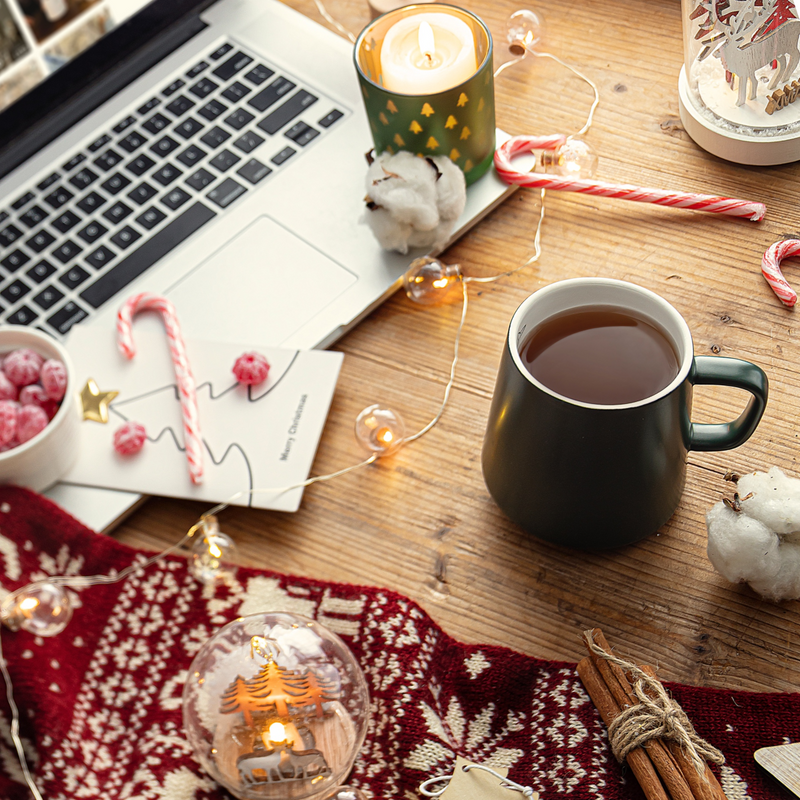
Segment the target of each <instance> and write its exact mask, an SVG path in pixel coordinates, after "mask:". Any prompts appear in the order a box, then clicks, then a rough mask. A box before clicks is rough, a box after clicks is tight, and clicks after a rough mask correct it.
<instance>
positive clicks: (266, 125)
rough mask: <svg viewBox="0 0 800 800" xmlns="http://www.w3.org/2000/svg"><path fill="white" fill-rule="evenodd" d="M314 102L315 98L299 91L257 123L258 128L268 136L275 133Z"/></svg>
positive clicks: (303, 90) (309, 93)
mask: <svg viewBox="0 0 800 800" xmlns="http://www.w3.org/2000/svg"><path fill="white" fill-rule="evenodd" d="M316 102H317V98H316V97H315V96H314V95H313V94H311V92H307V91H306V90H305V89H301V90H300V91H299V92H297V93H296V94H293V95H292V96H291V97H290V98H289V99H288V100H287V101H286V102H285V103H284V104H283V105H280V106H278V108H276V109H275V111H273V112H272V113H271V114H269V115H268V116H266V117H264V119H262V120H261V122H259V123H258V127H259V128H261V130H262V131H265V132H266V133H268V134H270V135H272V134H274V133H277V132H278V131H279V130H280V129H281V128H282V127H283V126H284V125H286V124H287V123H288V122H291V120H293V119H294V118H295V117H296V116H298V115H299V114H302V113H303V111H305V110H306V109H307V108H308V107H309V106H311V105H313V104H314V103H316Z"/></svg>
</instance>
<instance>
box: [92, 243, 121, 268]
mask: <svg viewBox="0 0 800 800" xmlns="http://www.w3.org/2000/svg"><path fill="white" fill-rule="evenodd" d="M115 255H116V253H115V252H114V251H113V250H112V249H111V248H110V247H106V246H105V245H104V244H103V245H100V247H98V248H97V250H95V251H94V252H92V253H89V255H88V256H86V262H87V263H88V264H89V266H91V267H94V268H95V269H102V268H103V267H104V266H105V265H106V264H108V262H109V261H111V260H112V259H113V258H114V256H115Z"/></svg>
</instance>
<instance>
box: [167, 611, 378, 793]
mask: <svg viewBox="0 0 800 800" xmlns="http://www.w3.org/2000/svg"><path fill="white" fill-rule="evenodd" d="M368 721H369V695H368V691H367V684H366V681H365V679H364V675H363V673H362V671H361V668H360V667H359V665H358V663H357V662H356V660H355V658H354V657H353V654H352V653H351V652H350V650H349V649H348V648H347V645H345V643H344V642H343V641H342V640H341V639H340V638H339V637H338V636H336V635H335V634H334V633H332V632H331V631H329V630H327V629H326V628H324V627H323V626H322V625H319V624H318V623H316V622H314V621H312V620H310V619H306V618H305V617H300V616H297V615H294V614H277V613H276V614H254V615H251V616H248V617H241V618H239V619H237V620H235V621H233V622H231V623H229V624H228V625H226V626H225V627H223V628H222V629H220V630H219V631H218V632H217V633H216V634H215V635H214V636H213V637H212V638H211V639H210V640H209V641H208V642H206V644H205V645H204V646H203V647H202V648H201V650H200V651H199V652H198V654H197V656H196V657H195V659H194V661H193V662H192V665H191V668H190V670H189V677H188V678H187V680H186V684H185V685H184V690H183V723H184V728H185V731H186V735H187V738H188V740H189V743H190V744H191V746H192V748H193V749H194V753H195V756H196V757H197V759H198V760H199V762H200V764H201V765H202V766H203V769H205V770H206V772H208V774H209V775H211V777H213V778H214V780H216V781H217V782H218V783H220V784H222V785H223V786H224V787H225V788H226V789H227V790H228V791H230V792H231V793H232V794H233V795H235V796H236V797H238V798H240V799H242V800H245V799H246V800H301V799H302V798H309V800H329V799H330V800H333V798H337V797H340V798H342V800H344V798H347V797H348V792H349V793H351V794H352V797H353V798H358V797H359V793H356V792H357V790H355V789H353V788H352V787H348V786H344V785H343V783H344V780H345V779H346V778H347V775H348V773H349V772H350V770H351V768H352V766H353V762H354V761H355V758H356V755H357V754H358V751H359V749H360V747H361V745H362V743H363V741H364V737H365V735H366V730H367V723H368Z"/></svg>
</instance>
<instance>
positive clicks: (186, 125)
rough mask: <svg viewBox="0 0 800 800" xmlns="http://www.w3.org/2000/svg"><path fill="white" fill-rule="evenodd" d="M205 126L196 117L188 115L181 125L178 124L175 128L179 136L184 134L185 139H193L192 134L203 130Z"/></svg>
mask: <svg viewBox="0 0 800 800" xmlns="http://www.w3.org/2000/svg"><path fill="white" fill-rule="evenodd" d="M203 127H204V126H203V124H202V123H201V122H198V121H197V120H196V119H195V118H194V117H187V118H186V119H185V120H184V121H183V122H181V123H180V124H179V125H176V126H175V129H174V130H175V133H177V134H178V136H182V137H183V138H184V139H191V138H192V136H194V135H195V134H196V133H198V132H199V131H201V130H203Z"/></svg>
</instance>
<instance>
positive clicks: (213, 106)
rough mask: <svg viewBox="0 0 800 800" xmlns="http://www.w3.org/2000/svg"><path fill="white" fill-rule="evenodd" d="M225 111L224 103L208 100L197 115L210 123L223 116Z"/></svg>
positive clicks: (226, 108)
mask: <svg viewBox="0 0 800 800" xmlns="http://www.w3.org/2000/svg"><path fill="white" fill-rule="evenodd" d="M227 110H228V106H226V105H225V103H220V101H219V100H209V102H208V103H206V104H205V105H204V106H203V107H202V108H201V109H200V110H199V111H198V112H197V113H198V114H199V115H200V116H201V117H205V118H206V119H207V120H208V121H209V122H211V121H212V120H215V119H216V118H217V117H218V116H219V115H220V114H224V113H225V112H226V111H227Z"/></svg>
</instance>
